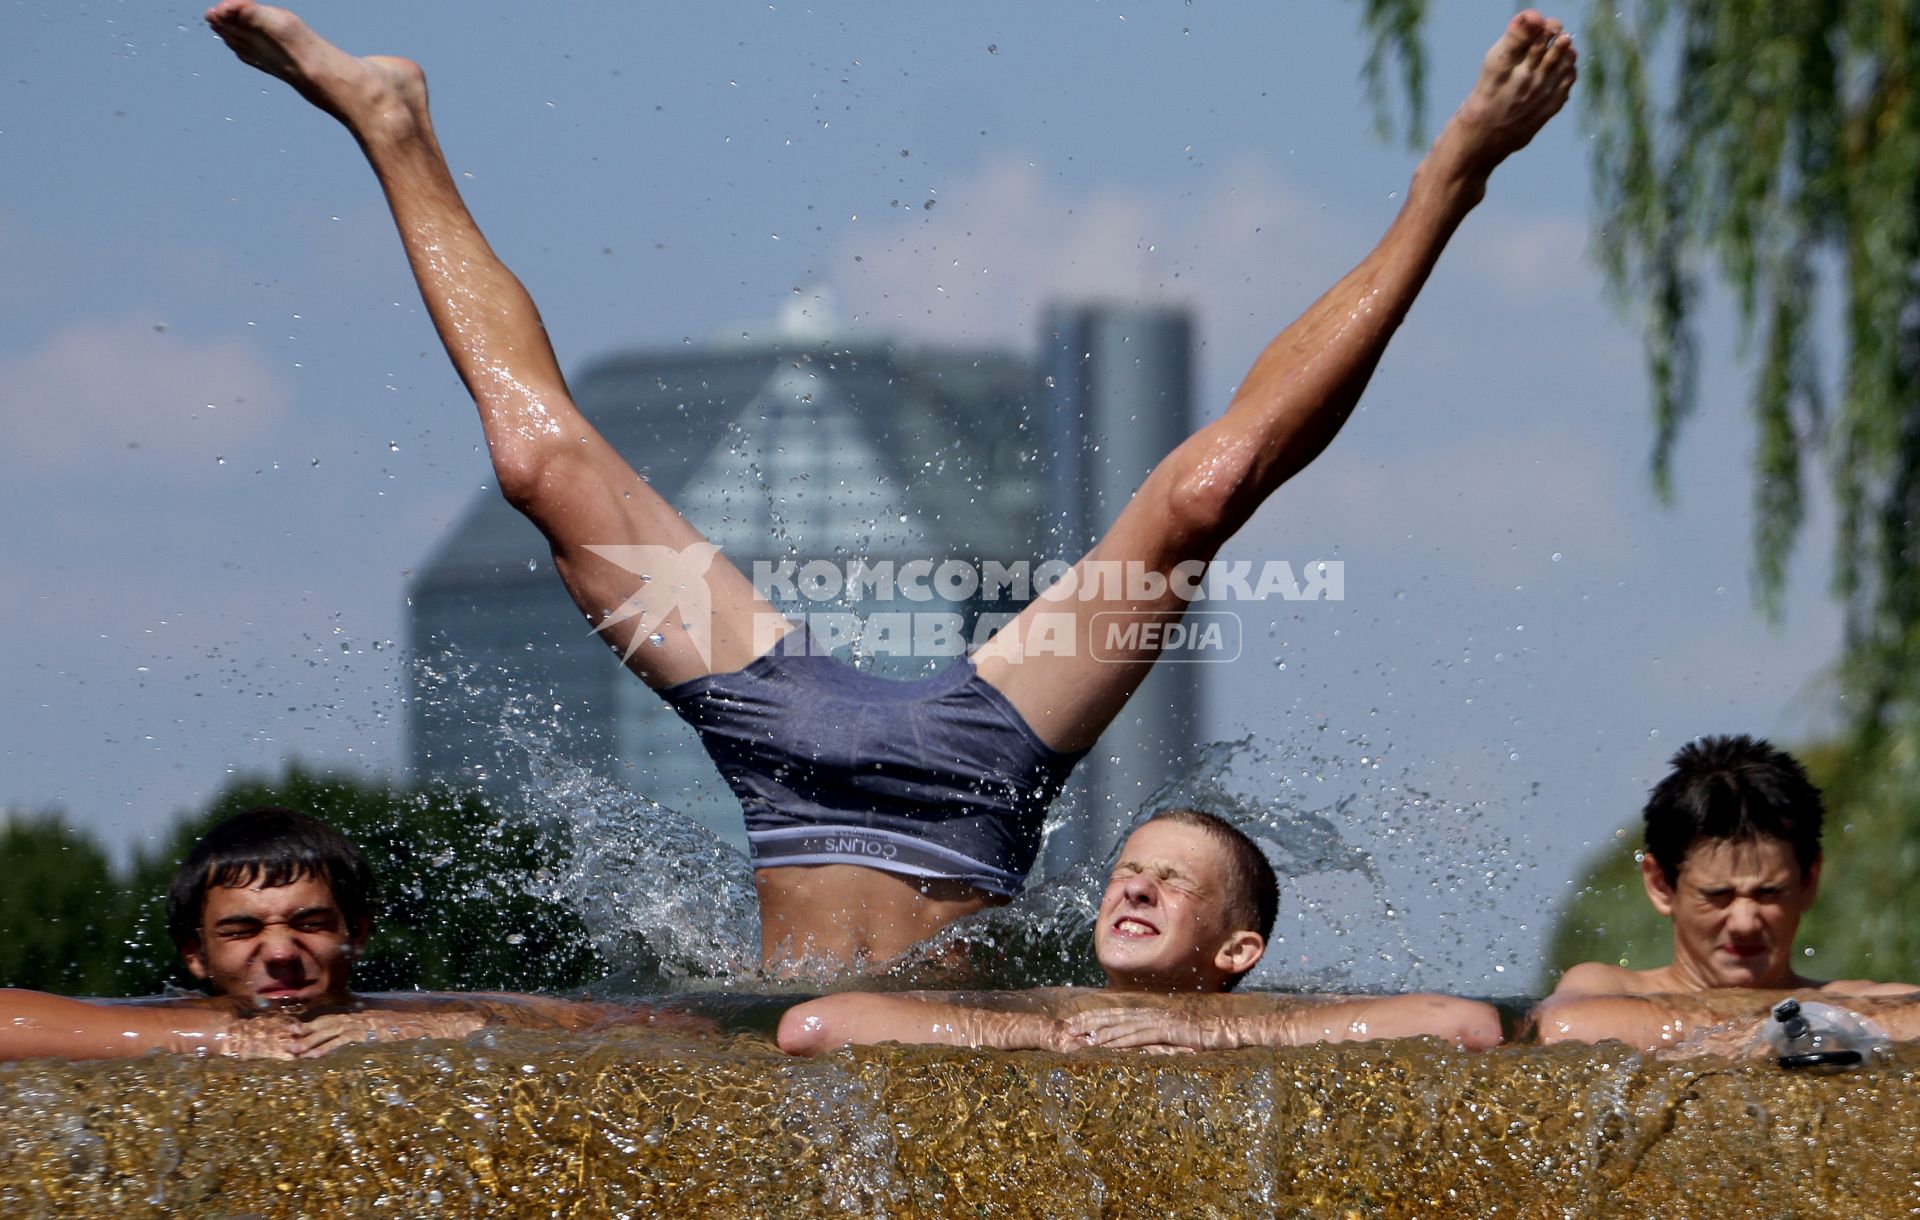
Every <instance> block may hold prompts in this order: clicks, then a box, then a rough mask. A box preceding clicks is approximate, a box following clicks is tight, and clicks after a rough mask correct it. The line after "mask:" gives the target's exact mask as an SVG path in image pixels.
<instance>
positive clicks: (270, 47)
mask: <svg viewBox="0 0 1920 1220" xmlns="http://www.w3.org/2000/svg"><path fill="white" fill-rule="evenodd" d="M207 24H208V25H210V26H212V27H213V32H214V33H216V34H218V35H220V37H221V39H222V41H224V42H225V43H226V44H227V45H228V46H229V47H232V48H233V53H234V54H235V55H238V56H239V57H240V59H241V61H242V62H244V63H247V64H250V65H252V66H253V67H256V68H258V69H260V70H261V71H262V72H266V73H269V74H271V75H273V76H277V77H279V78H280V79H281V80H283V81H286V82H287V83H288V84H289V85H292V86H293V87H294V88H295V89H297V90H298V91H299V92H300V96H301V97H304V98H306V99H307V100H308V101H310V102H312V103H313V104H314V105H316V106H318V107H319V108H320V109H322V110H324V111H326V112H327V113H328V114H330V115H332V116H333V117H335V118H337V119H339V120H340V121H341V122H342V123H345V124H346V125H347V128H348V129H349V130H350V131H352V132H353V133H354V135H356V136H358V137H360V138H361V139H363V140H365V139H370V138H379V137H383V136H389V137H390V136H398V135H405V134H410V133H411V132H415V131H422V130H425V129H426V128H427V80H426V77H425V76H424V75H423V74H422V73H421V71H420V66H419V65H418V64H416V63H414V62H413V61H411V60H406V59H395V58H394V57H392V56H389V55H369V56H366V57H365V58H357V57H355V56H352V55H349V54H347V53H346V52H345V51H342V50H341V49H340V48H339V47H336V46H334V45H333V44H332V43H330V42H328V41H327V40H326V39H324V38H322V37H320V35H318V34H316V33H314V32H313V30H312V29H311V28H309V27H308V25H307V23H306V22H304V21H302V20H300V18H299V17H297V16H295V15H294V14H292V13H290V12H288V11H287V10H286V9H283V8H274V7H272V6H270V5H265V4H255V3H254V2H253V0H220V3H218V4H216V5H214V6H213V7H212V8H210V9H208V10H207Z"/></svg>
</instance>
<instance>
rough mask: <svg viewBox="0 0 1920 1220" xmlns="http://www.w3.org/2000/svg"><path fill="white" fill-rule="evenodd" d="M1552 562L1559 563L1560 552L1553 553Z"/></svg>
mask: <svg viewBox="0 0 1920 1220" xmlns="http://www.w3.org/2000/svg"><path fill="white" fill-rule="evenodd" d="M1553 561H1554V562H1555V563H1559V562H1560V552H1559V551H1555V552H1554V553H1553Z"/></svg>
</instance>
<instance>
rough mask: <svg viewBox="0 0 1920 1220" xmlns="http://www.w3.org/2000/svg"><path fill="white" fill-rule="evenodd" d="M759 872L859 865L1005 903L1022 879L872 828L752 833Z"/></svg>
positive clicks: (797, 828)
mask: <svg viewBox="0 0 1920 1220" xmlns="http://www.w3.org/2000/svg"><path fill="white" fill-rule="evenodd" d="M747 848H748V852H749V854H750V855H751V856H752V857H753V866H754V867H755V868H781V867H785V866H789V865H800V864H859V865H864V866H865V867H867V868H877V869H879V870H880V871H882V872H887V873H897V874H900V875H901V876H905V877H938V878H942V879H946V880H951V881H964V882H965V883H967V884H968V885H971V886H975V887H977V888H979V889H983V890H986V891H988V892H989V893H992V894H998V895H1000V896H1001V897H1003V898H1012V897H1014V896H1015V895H1017V894H1018V893H1019V892H1020V884H1021V881H1022V878H1019V877H1015V876H1012V875H1011V874H1009V873H1007V872H1005V871H1004V870H1001V869H996V868H990V867H988V866H987V865H985V864H982V863H981V862H980V861H978V860H975V859H974V858H973V857H971V856H968V855H966V854H964V853H962V852H957V851H954V850H953V849H952V848H948V847H941V846H940V845H938V844H936V843H929V842H927V841H926V840H924V839H916V838H914V837H913V836H912V835H905V834H900V833H898V832H895V831H890V830H878V829H875V828H873V827H869V826H786V827H781V828H779V829H775V830H749V831H748V832H747Z"/></svg>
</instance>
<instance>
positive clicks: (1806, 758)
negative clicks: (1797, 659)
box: [1544, 743, 1920, 988]
mask: <svg viewBox="0 0 1920 1220" xmlns="http://www.w3.org/2000/svg"><path fill="white" fill-rule="evenodd" d="M1797 753H1798V756H1799V758H1800V760H1801V761H1802V762H1804V763H1805V764H1806V766H1807V771H1808V773H1809V774H1810V775H1811V776H1812V777H1813V780H1814V782H1815V783H1817V784H1819V785H1820V787H1821V789H1822V790H1823V791H1824V793H1825V795H1826V803H1827V821H1826V833H1825V835H1824V837H1823V843H1824V846H1825V852H1826V863H1825V865H1824V867H1823V870H1822V871H1823V873H1824V874H1825V875H1824V877H1823V879H1822V881H1821V885H1820V893H1819V896H1818V900H1817V902H1816V904H1815V906H1814V909H1813V911H1812V913H1811V914H1810V915H1808V916H1807V918H1806V920H1805V921H1803V922H1802V923H1801V925H1800V931H1801V935H1800V940H1801V943H1802V944H1803V945H1804V946H1806V947H1809V948H1812V949H1813V950H1814V953H1813V955H1812V956H1811V957H1808V958H1807V959H1806V960H1804V961H1803V962H1800V963H1798V965H1799V968H1800V971H1801V973H1803V974H1807V975H1811V976H1813V977H1816V978H1870V979H1881V980H1889V981H1896V982H1913V983H1920V924H1916V923H1915V921H1914V919H1913V917H1912V902H1911V899H1910V895H1911V894H1912V893H1913V886H1914V884H1915V883H1916V882H1917V881H1920V799H1916V797H1915V796H1914V794H1915V793H1920V774H1915V773H1914V772H1915V770H1916V764H1915V762H1914V760H1913V759H1912V758H1911V756H1901V757H1895V758H1888V759H1876V760H1870V761H1869V763H1868V764H1867V765H1862V764H1861V763H1860V762H1859V761H1858V756H1857V754H1856V753H1855V752H1854V751H1853V750H1851V749H1850V748H1848V747H1847V746H1846V745H1844V744H1837V743H1829V744H1826V745H1819V746H1814V747H1812V748H1809V749H1806V750H1801V751H1798V752H1797ZM1640 842H1641V839H1640V825H1639V823H1638V822H1637V821H1636V822H1635V823H1633V824H1632V825H1631V826H1628V827H1624V828H1622V830H1621V831H1620V832H1619V834H1618V835H1617V836H1616V837H1615V839H1614V840H1613V841H1612V842H1610V843H1608V844H1607V845H1606V847H1604V848H1603V849H1602V850H1601V851H1600V852H1598V853H1597V854H1596V855H1595V856H1594V858H1593V860H1592V861H1591V862H1590V863H1589V865H1588V867H1587V869H1586V872H1585V875H1584V877H1583V878H1582V880H1581V882H1580V886H1579V890H1578V891H1577V893H1576V894H1575V896H1574V898H1573V900H1572V901H1571V902H1570V903H1568V905H1567V908H1566V910H1565V911H1564V912H1562V913H1561V916H1560V918H1559V920H1558V922H1557V923H1556V924H1555V927H1554V937H1553V944H1552V947H1551V948H1550V949H1549V951H1548V961H1549V964H1550V966H1551V973H1550V976H1549V977H1548V978H1546V979H1545V980H1544V986H1545V987H1549V988H1550V987H1551V986H1552V985H1553V982H1554V980H1555V979H1556V978H1558V976H1559V974H1560V972H1561V971H1563V970H1565V969H1566V968H1567V967H1568V966H1571V965H1573V964H1574V963H1576V962H1585V961H1608V962H1618V963H1620V964H1622V965H1625V966H1630V967H1632V968H1633V969H1636V970H1644V969H1646V968H1648V967H1650V966H1663V965H1665V964H1666V963H1667V962H1668V961H1670V960H1671V959H1672V956H1673V935H1672V932H1671V930H1670V928H1669V925H1668V924H1667V921H1666V920H1664V919H1662V918H1660V917H1659V916H1658V915H1657V914H1655V913H1654V910H1653V907H1652V905H1651V904H1649V903H1648V902H1647V897H1646V893H1645V891H1644V890H1643V888H1642V886H1641V883H1640V865H1639V862H1638V852H1639V848H1640Z"/></svg>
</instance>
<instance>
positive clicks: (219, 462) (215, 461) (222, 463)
mask: <svg viewBox="0 0 1920 1220" xmlns="http://www.w3.org/2000/svg"><path fill="white" fill-rule="evenodd" d="M213 464H214V465H215V466H225V465H226V464H227V459H225V458H223V457H216V458H214V459H213Z"/></svg>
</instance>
